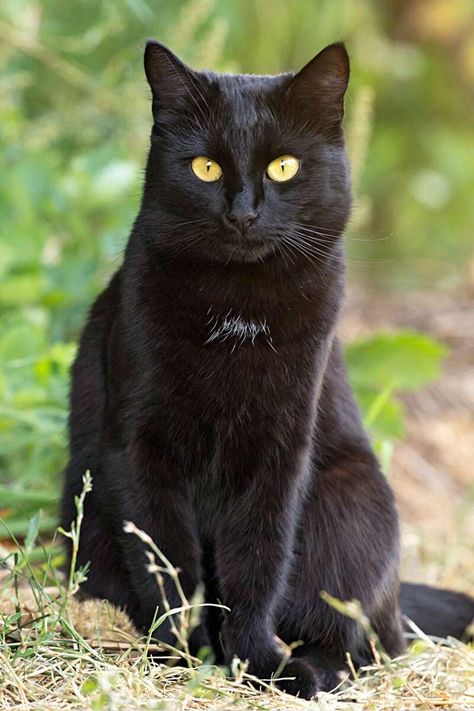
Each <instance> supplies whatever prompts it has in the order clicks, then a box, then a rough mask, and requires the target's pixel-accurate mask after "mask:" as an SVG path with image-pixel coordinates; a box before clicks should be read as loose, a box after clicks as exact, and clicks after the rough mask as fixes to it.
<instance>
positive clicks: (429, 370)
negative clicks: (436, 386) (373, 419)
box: [346, 331, 447, 390]
mask: <svg viewBox="0 0 474 711" xmlns="http://www.w3.org/2000/svg"><path fill="white" fill-rule="evenodd" d="M446 353H447V349H446V347H445V346H444V345H442V344H441V343H439V342H438V341H435V340H434V339H433V338H431V337H430V336H427V335H425V334H422V333H416V332H414V331H395V332H392V333H377V334H375V335H374V336H372V337H370V338H365V339H361V340H358V341H355V342H354V343H351V344H349V345H348V346H347V348H346V362H347V365H348V368H349V376H350V380H351V382H352V384H353V386H354V387H355V388H356V389H358V390H360V389H361V388H375V389H377V390H383V389H385V388H387V387H388V386H391V387H393V389H394V390H416V389H417V388H419V387H421V386H423V385H426V384H427V383H430V382H432V381H433V380H435V379H436V378H437V377H438V375H439V373H440V368H441V364H442V361H443V359H444V357H445V356H446Z"/></svg>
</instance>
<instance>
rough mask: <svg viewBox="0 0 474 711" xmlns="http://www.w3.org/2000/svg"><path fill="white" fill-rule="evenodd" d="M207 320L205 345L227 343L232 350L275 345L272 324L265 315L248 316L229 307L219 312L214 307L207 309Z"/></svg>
mask: <svg viewBox="0 0 474 711" xmlns="http://www.w3.org/2000/svg"><path fill="white" fill-rule="evenodd" d="M206 315H207V317H208V318H207V320H206V322H205V329H204V345H205V346H210V347H212V346H213V345H218V344H223V343H227V345H228V346H229V347H230V349H231V352H235V350H236V349H240V348H242V347H248V346H250V347H252V348H254V347H255V346H257V347H261V346H262V345H263V346H264V347H270V348H271V349H272V350H273V351H275V347H274V345H273V338H272V332H271V328H270V324H269V322H268V320H267V318H266V317H265V316H262V317H255V316H251V317H249V316H246V315H245V314H242V313H241V312H239V311H234V310H232V309H229V310H228V311H227V312H226V313H224V314H223V313H219V312H217V311H215V310H214V309H213V308H212V307H211V308H209V309H208V311H207V314H206Z"/></svg>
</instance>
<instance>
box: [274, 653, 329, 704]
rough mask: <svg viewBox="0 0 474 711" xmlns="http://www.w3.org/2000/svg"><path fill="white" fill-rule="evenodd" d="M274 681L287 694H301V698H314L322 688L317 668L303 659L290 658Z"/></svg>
mask: <svg viewBox="0 0 474 711" xmlns="http://www.w3.org/2000/svg"><path fill="white" fill-rule="evenodd" d="M273 683H274V684H275V686H277V687H278V688H279V689H281V690H282V691H286V693H287V694H292V695H293V696H299V697H300V698H301V699H312V698H313V696H315V695H316V694H317V693H318V691H321V690H322V686H321V683H320V678H319V676H318V673H317V672H316V670H315V669H313V668H312V667H311V665H310V664H307V663H306V662H304V661H303V660H301V659H290V661H289V662H288V664H287V665H286V666H285V668H284V669H283V671H282V672H281V674H280V675H279V676H278V679H274V680H273Z"/></svg>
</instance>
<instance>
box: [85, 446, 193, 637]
mask: <svg viewBox="0 0 474 711" xmlns="http://www.w3.org/2000/svg"><path fill="white" fill-rule="evenodd" d="M103 467H104V474H105V476H104V477H102V481H97V487H96V491H97V493H98V494H99V495H101V498H102V503H103V507H104V509H106V510H107V512H108V515H109V516H110V515H111V516H112V518H113V521H114V528H115V531H116V535H117V538H118V542H119V545H120V548H121V552H122V556H123V559H124V563H125V568H126V570H127V573H128V578H129V581H130V586H131V588H132V590H133V592H134V599H136V600H137V604H136V606H134V607H133V608H130V609H128V612H129V614H130V616H131V617H132V619H133V621H134V623H135V624H136V625H137V626H138V627H139V628H142V629H144V630H148V629H149V627H150V625H151V624H152V622H153V619H154V618H155V617H156V616H158V617H159V616H160V615H161V614H163V613H164V612H165V611H166V610H167V609H168V608H171V609H173V608H179V607H181V606H182V605H183V600H182V599H181V595H180V591H179V589H178V587H177V585H176V580H175V579H174V578H173V576H172V575H170V574H169V573H168V572H166V565H164V563H163V561H162V560H160V559H159V558H157V556H156V555H155V562H156V564H157V565H158V566H159V567H160V568H161V569H162V570H163V569H164V570H163V572H162V573H161V578H162V582H163V586H162V589H160V585H159V584H158V581H157V578H156V575H155V574H154V572H152V571H150V570H149V563H150V560H149V557H148V556H147V553H148V554H149V553H152V550H151V548H150V547H149V546H148V545H147V544H146V541H145V542H144V541H143V540H142V538H140V536H139V535H137V534H136V533H134V532H133V531H132V532H130V531H127V530H125V529H124V524H125V522H126V521H130V522H132V523H133V524H135V526H136V527H137V528H138V529H141V530H142V531H144V533H145V534H147V535H148V536H149V537H150V538H151V539H152V541H153V542H154V543H155V544H156V546H158V548H159V550H160V551H161V552H162V553H163V554H164V555H165V556H166V558H167V559H168V561H169V562H170V563H171V565H172V566H173V567H174V568H175V569H176V570H177V571H178V573H179V583H180V587H181V589H182V591H183V592H184V596H185V597H186V598H187V599H188V600H189V599H190V598H191V597H192V595H193V594H194V591H195V589H196V586H197V585H198V583H199V582H200V579H201V564H200V558H201V550H200V545H199V539H198V533H197V526H196V522H195V516H194V511H193V509H192V506H191V503H190V501H189V496H188V491H187V487H186V482H185V481H184V479H183V476H182V474H181V473H180V472H177V471H175V470H174V468H173V467H172V465H171V464H170V462H169V461H168V458H167V457H166V456H165V454H164V453H163V451H162V449H161V448H160V447H159V446H157V445H156V444H155V443H154V442H153V440H152V439H151V440H150V439H147V438H144V437H140V438H136V439H135V440H134V441H132V443H131V445H130V446H129V447H128V448H127V449H126V450H114V451H110V450H109V451H108V452H107V455H106V457H105V461H104V462H103ZM174 619H177V618H176V617H175V618H174ZM154 638H155V639H157V640H158V641H161V642H164V643H166V644H169V645H171V646H176V645H177V640H176V635H175V634H174V632H173V625H172V624H171V619H170V618H168V619H167V620H165V621H164V622H163V623H162V624H161V625H160V627H159V628H158V629H157V630H156V632H155V634H154Z"/></svg>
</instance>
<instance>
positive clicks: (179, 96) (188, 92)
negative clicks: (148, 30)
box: [144, 40, 202, 114]
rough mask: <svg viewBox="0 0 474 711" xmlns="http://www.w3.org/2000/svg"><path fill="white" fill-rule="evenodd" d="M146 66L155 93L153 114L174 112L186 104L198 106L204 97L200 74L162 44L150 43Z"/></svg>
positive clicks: (147, 47)
mask: <svg viewBox="0 0 474 711" xmlns="http://www.w3.org/2000/svg"><path fill="white" fill-rule="evenodd" d="M144 65H145V74H146V77H147V79H148V83H149V85H150V88H151V91H152V94H153V113H155V114H156V112H158V111H160V110H161V111H162V112H168V111H171V112H172V111H173V109H174V108H176V107H177V106H182V104H183V103H185V102H194V103H195V104H196V103H197V98H198V97H200V96H202V95H201V94H200V90H199V79H198V76H197V74H196V72H194V71H193V70H192V69H190V67H187V66H186V65H185V64H184V63H183V62H182V61H181V60H180V59H179V58H178V57H177V56H176V55H175V54H173V52H172V51H171V50H169V49H168V47H165V46H164V45H163V44H161V43H160V42H156V40H148V42H147V43H146V47H145V56H144Z"/></svg>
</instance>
